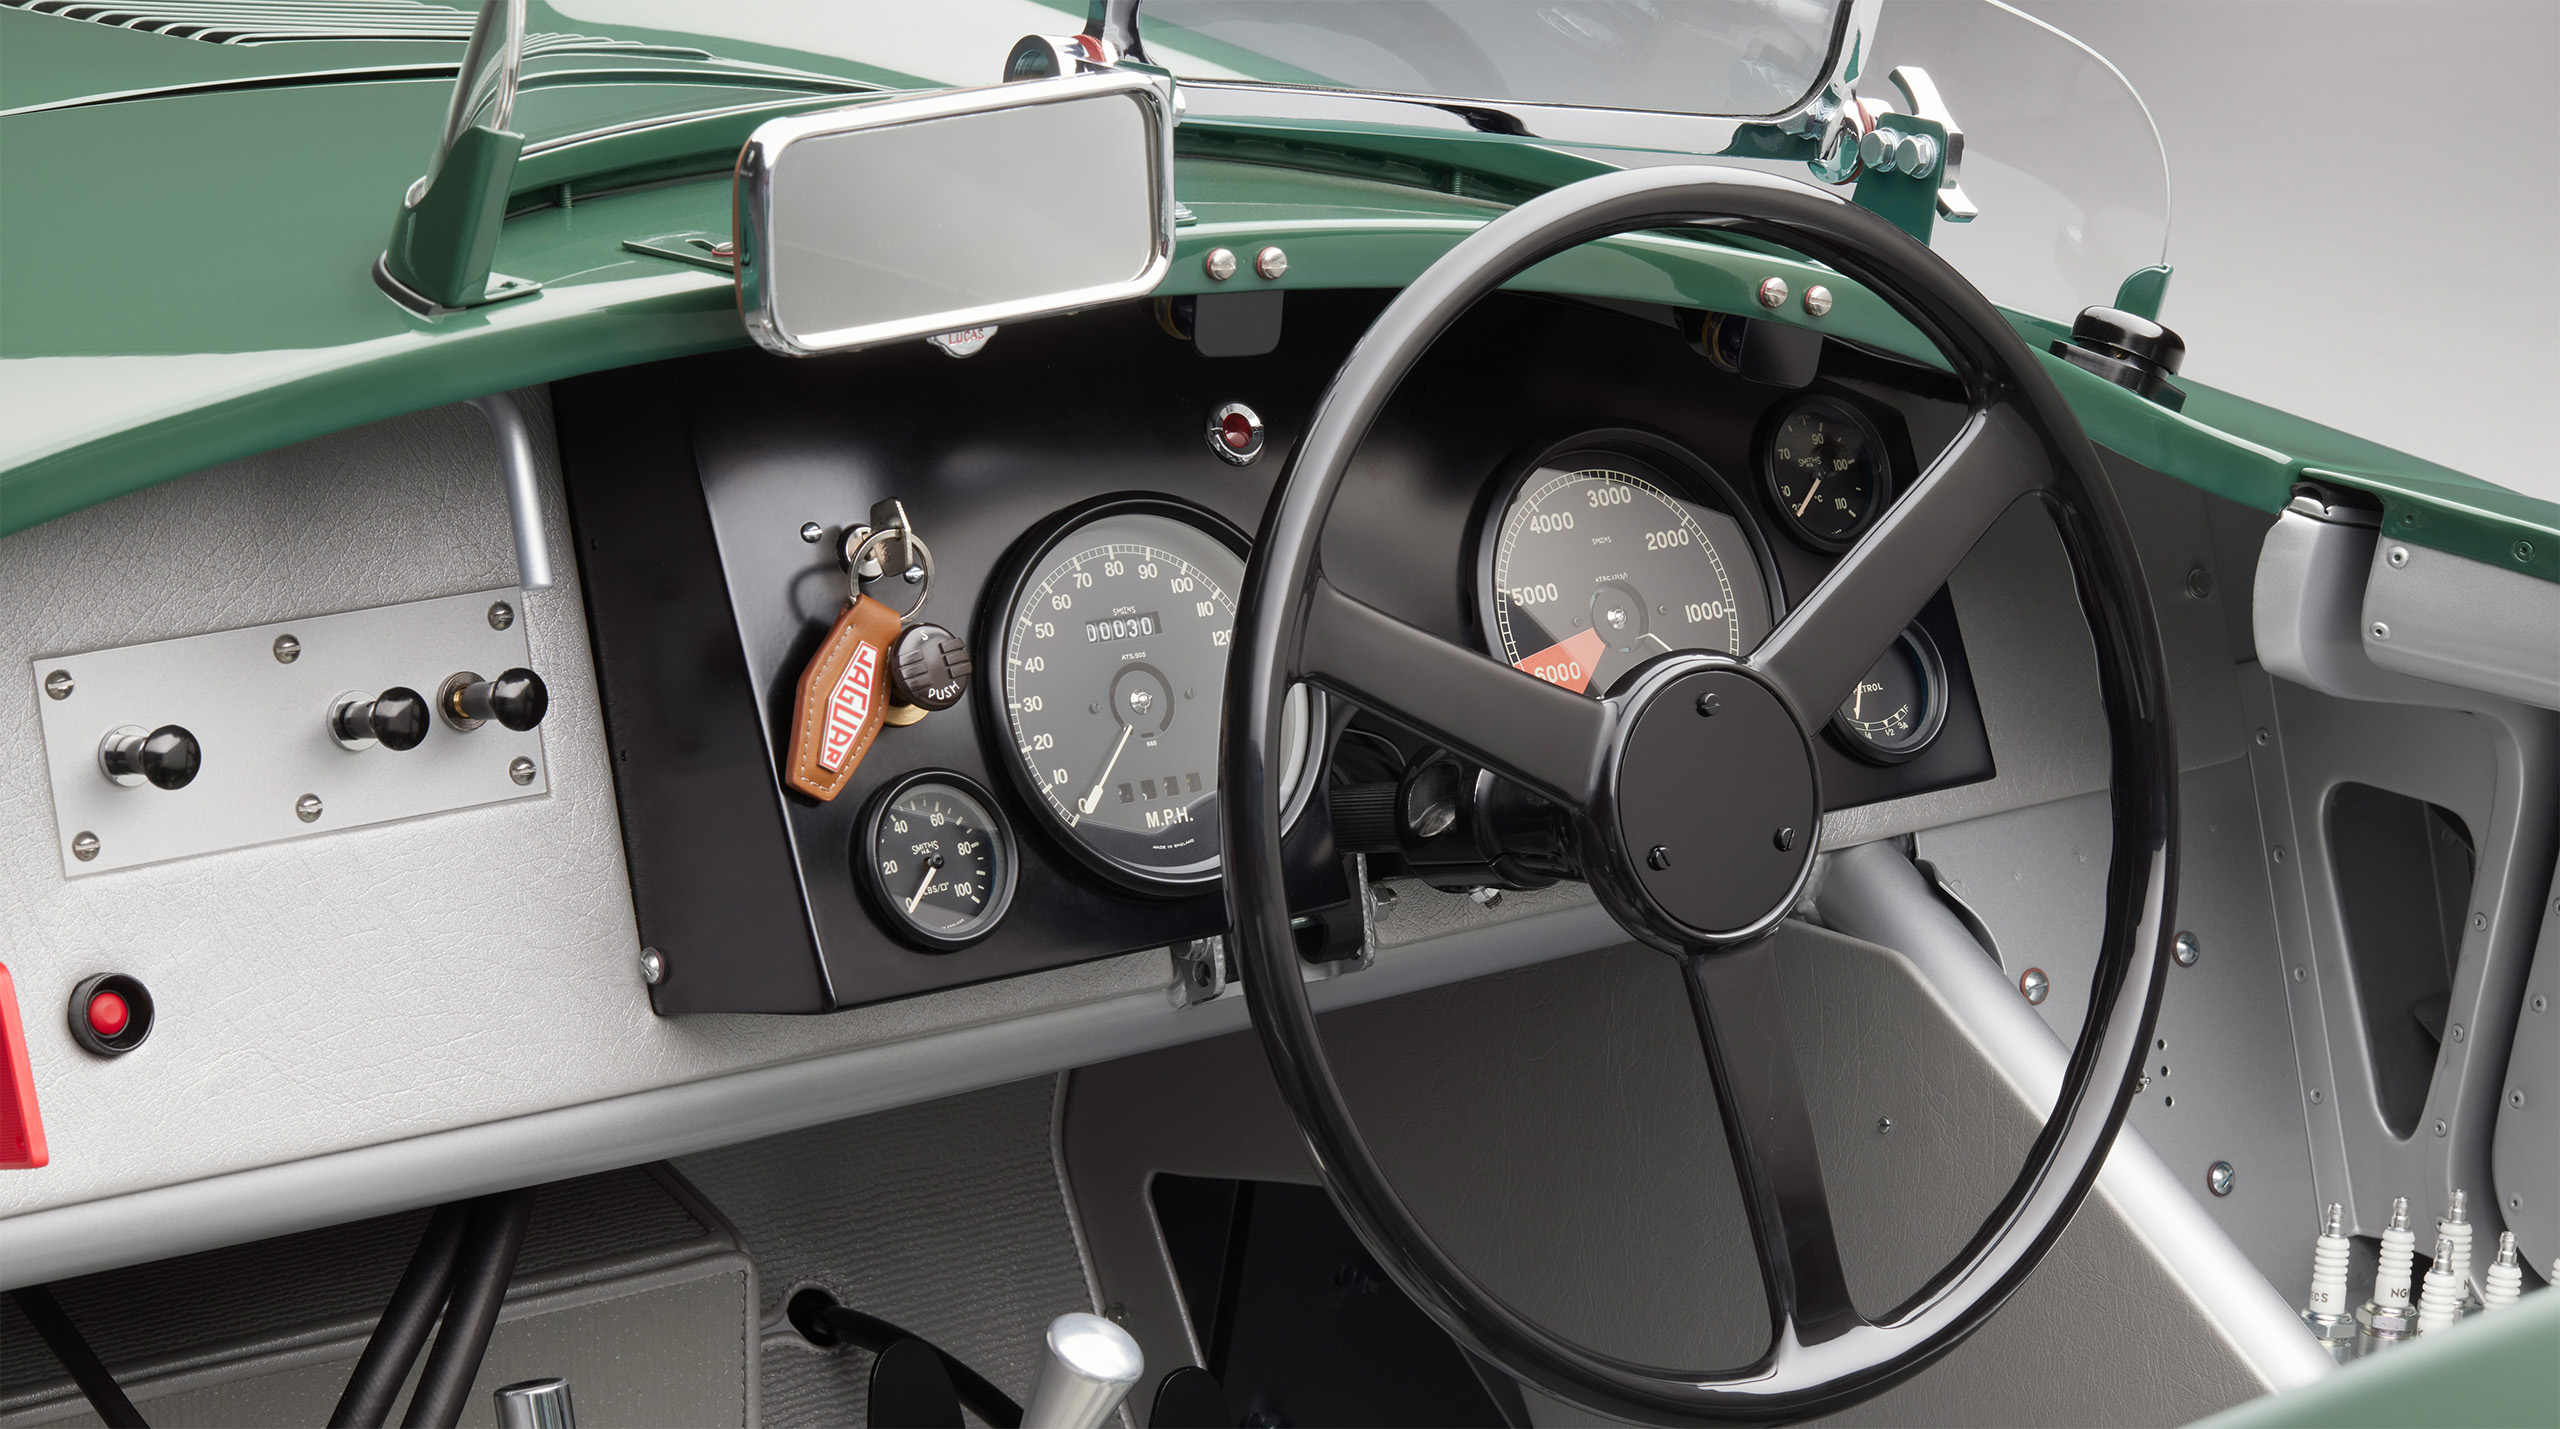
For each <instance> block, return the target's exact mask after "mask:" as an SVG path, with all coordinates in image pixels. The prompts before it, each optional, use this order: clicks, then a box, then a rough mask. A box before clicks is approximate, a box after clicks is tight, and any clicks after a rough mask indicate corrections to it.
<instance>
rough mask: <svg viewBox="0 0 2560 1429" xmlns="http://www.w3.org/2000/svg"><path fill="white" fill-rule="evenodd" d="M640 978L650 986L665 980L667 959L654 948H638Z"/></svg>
mask: <svg viewBox="0 0 2560 1429" xmlns="http://www.w3.org/2000/svg"><path fill="white" fill-rule="evenodd" d="M640 980H641V981H642V982H645V983H647V984H648V985H649V986H651V987H656V986H657V985H658V984H660V983H662V982H665V981H666V980H667V960H666V957H665V955H664V954H662V953H660V952H659V951H658V950H657V949H655V948H642V949H641V950H640Z"/></svg>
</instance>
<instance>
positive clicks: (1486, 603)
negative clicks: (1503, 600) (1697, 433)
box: [1467, 427, 1787, 698]
mask: <svg viewBox="0 0 2560 1429" xmlns="http://www.w3.org/2000/svg"><path fill="white" fill-rule="evenodd" d="M1583 458H1593V459H1594V460H1590V461H1585V460H1582V459H1583ZM1609 462H1618V463H1624V464H1627V465H1628V466H1630V467H1632V468H1633V469H1632V470H1631V471H1630V472H1629V473H1628V474H1629V475H1632V476H1637V477H1641V478H1643V479H1644V480H1646V481H1648V482H1650V483H1652V484H1653V485H1655V486H1657V487H1660V488H1661V489H1662V490H1663V491H1665V492H1667V493H1669V494H1670V495H1672V496H1674V497H1676V498H1678V499H1680V500H1683V501H1690V502H1694V503H1696V504H1698V505H1700V506H1704V507H1706V508H1708V509H1709V510H1711V511H1715V512H1717V513H1719V514H1721V515H1723V516H1726V517H1728V518H1730V519H1731V520H1732V522H1733V524H1734V525H1735V526H1737V527H1739V528H1741V531H1742V541H1743V545H1744V546H1745V547H1746V548H1747V550H1748V552H1749V555H1750V561H1751V565H1750V569H1751V571H1752V573H1753V574H1755V575H1756V576H1758V578H1759V581H1760V594H1761V599H1762V600H1763V601H1765V602H1766V603H1767V606H1768V615H1767V621H1766V625H1765V628H1764V629H1763V630H1762V632H1761V638H1762V639H1764V640H1765V639H1767V638H1768V632H1769V631H1771V630H1775V629H1777V628H1778V625H1779V624H1780V623H1781V622H1782V621H1784V620H1785V619H1786V618H1787V592H1786V586H1785V584H1784V583H1783V582H1782V581H1781V580H1780V579H1779V576H1778V565H1777V560H1776V558H1775V557H1774V556H1773V555H1772V553H1771V552H1770V550H1769V542H1768V538H1767V536H1765V535H1764V534H1763V533H1762V531H1761V529H1760V524H1759V522H1758V521H1757V520H1755V519H1754V517H1753V515H1752V511H1751V508H1750V506H1749V505H1748V504H1746V503H1745V502H1744V501H1743V500H1742V494H1741V493H1740V492H1739V491H1737V490H1736V489H1735V488H1734V486H1733V484H1732V483H1731V482H1729V481H1727V480H1725V478H1724V474H1723V473H1722V472H1719V471H1717V470H1716V469H1715V468H1714V467H1713V466H1711V465H1709V464H1708V463H1707V461H1706V460H1705V459H1704V458H1702V457H1700V456H1698V455H1697V454H1696V453H1695V452H1692V451H1690V450H1689V449H1688V448H1686V447H1684V446H1682V445H1680V444H1679V443H1678V442H1675V441H1672V440H1671V439H1670V438H1668V437H1664V436H1660V435H1657V434H1655V433H1653V432H1648V431H1645V430H1642V429H1641V428H1634V427H1600V428H1595V429H1592V430H1589V431H1582V432H1577V433H1574V434H1573V435H1571V436H1569V437H1566V438H1565V439H1563V440H1562V441H1557V442H1551V443H1549V444H1547V445H1546V446H1544V447H1541V448H1537V449H1535V450H1534V451H1532V453H1531V454H1530V455H1528V456H1527V457H1525V458H1521V459H1517V460H1514V461H1512V462H1510V463H1507V464H1505V465H1504V466H1503V467H1501V468H1499V470H1500V471H1502V472H1503V473H1504V475H1503V479H1502V480H1500V481H1495V482H1490V483H1488V484H1487V486H1486V489H1485V495H1484V497H1483V499H1482V500H1480V501H1479V502H1478V504H1477V508H1476V512H1475V516H1474V525H1475V582H1474V588H1473V591H1472V597H1473V598H1472V599H1471V600H1469V601H1468V602H1467V613H1468V617H1469V618H1470V619H1471V620H1473V621H1474V623H1475V627H1476V630H1475V635H1476V644H1477V646H1478V648H1480V649H1482V650H1483V651H1484V652H1485V653H1486V654H1488V655H1490V656H1492V657H1493V658H1494V659H1496V660H1500V661H1502V662H1503V663H1505V664H1509V663H1510V659H1511V657H1510V656H1509V655H1508V654H1506V653H1504V651H1503V648H1502V631H1501V628H1500V626H1499V624H1498V623H1497V622H1496V621H1495V619H1494V580H1493V572H1494V565H1495V563H1496V562H1497V561H1498V560H1499V559H1500V557H1501V554H1502V550H1501V548H1502V528H1503V526H1504V524H1505V518H1506V517H1508V516H1509V515H1510V514H1511V509H1512V508H1513V507H1514V506H1517V505H1518V504H1519V502H1520V497H1521V494H1522V493H1523V492H1525V491H1527V490H1528V489H1529V483H1530V482H1532V481H1534V480H1536V479H1537V477H1538V475H1539V473H1541V472H1544V471H1551V470H1571V471H1580V470H1586V469H1589V468H1592V467H1595V466H1599V465H1603V464H1605V463H1609ZM1736 653H1737V654H1748V653H1750V652H1749V651H1740V652H1736ZM1656 658H1659V657H1656ZM1621 678H1623V676H1622V677H1621ZM1590 693H1591V694H1592V696H1593V697H1595V698H1597V697H1599V696H1601V695H1603V694H1606V693H1607V692H1606V691H1604V690H1598V689H1594V690H1592V691H1590Z"/></svg>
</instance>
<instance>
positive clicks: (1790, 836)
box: [1769, 828, 1796, 853]
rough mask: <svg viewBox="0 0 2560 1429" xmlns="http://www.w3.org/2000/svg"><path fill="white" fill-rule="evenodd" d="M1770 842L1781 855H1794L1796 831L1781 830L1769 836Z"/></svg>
mask: <svg viewBox="0 0 2560 1429" xmlns="http://www.w3.org/2000/svg"><path fill="white" fill-rule="evenodd" d="M1769 842H1770V844H1771V845H1772V846H1774V847H1775V848H1776V849H1777V850H1778V852H1780V853H1793V852H1795V847H1796V831H1795V830H1794V829H1791V828H1788V829H1780V830H1778V831H1777V832H1776V833H1774V834H1771V835H1769Z"/></svg>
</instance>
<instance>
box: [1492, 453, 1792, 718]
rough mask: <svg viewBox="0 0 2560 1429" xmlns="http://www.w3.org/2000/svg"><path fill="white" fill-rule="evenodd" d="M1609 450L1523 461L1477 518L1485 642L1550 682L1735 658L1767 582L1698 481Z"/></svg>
mask: <svg viewBox="0 0 2560 1429" xmlns="http://www.w3.org/2000/svg"><path fill="white" fill-rule="evenodd" d="M1676 470H1677V468H1667V467H1666V465H1665V464H1661V463H1657V462H1654V461H1652V460H1648V459H1646V458H1644V457H1642V456H1639V455H1637V454H1636V453H1634V452H1631V451H1626V450H1620V449H1616V448H1598V447H1591V448H1576V449H1569V450H1565V451H1561V452H1558V453H1555V454H1553V455H1551V456H1550V457H1548V458H1547V459H1545V460H1542V461H1539V462H1537V463H1535V464H1534V465H1533V466H1532V467H1531V469H1530V470H1529V472H1528V473H1527V474H1526V475H1525V476H1523V477H1521V478H1520V480H1519V481H1518V482H1517V483H1516V484H1515V485H1514V486H1513V488H1512V490H1511V492H1510V495H1509V497H1508V499H1507V500H1505V502H1504V503H1503V505H1502V508H1501V511H1500V512H1499V514H1498V516H1497V517H1496V518H1495V519H1494V520H1493V521H1491V522H1489V523H1488V524H1487V526H1486V541H1485V549H1484V553H1483V557H1482V559H1481V562H1480V564H1481V566H1482V586H1481V589H1480V591H1479V599H1480V600H1481V602H1482V605H1481V609H1482V610H1483V612H1484V625H1485V634H1486V640H1487V644H1488V645H1490V646H1491V647H1492V650H1493V653H1494V654H1496V655H1498V656H1499V657H1501V658H1502V659H1503V660H1505V661H1507V662H1509V663H1511V664H1513V665H1515V666H1518V667H1519V668H1520V669H1523V670H1526V671H1528V672H1529V673H1530V674H1532V675H1535V676H1537V677H1538V678H1539V679H1542V680H1545V681H1547V682H1549V683H1550V684H1557V685H1562V686H1564V687H1565V688H1566V689H1569V690H1578V691H1581V692H1583V693H1586V694H1595V695H1596V694H1602V693H1605V692H1606V691H1607V690H1608V688H1609V686H1610V685H1611V683H1613V682H1614V681H1615V680H1616V679H1617V678H1618V677H1619V676H1620V675H1622V674H1624V673H1626V672H1627V671H1628V670H1631V669H1633V668H1635V667H1636V666H1637V665H1639V664H1641V663H1643V662H1644V661H1646V660H1648V659H1650V658H1652V657H1653V656H1656V655H1661V654H1665V653H1668V652H1670V651H1674V650H1714V651H1721V652H1724V653H1726V654H1737V655H1738V654H1745V653H1748V652H1749V651H1750V650H1751V649H1752V647H1754V646H1756V645H1758V644H1759V643H1760V639H1761V637H1763V636H1765V635H1767V634H1768V633H1769V622H1770V609H1769V597H1768V588H1767V585H1766V584H1765V583H1764V582H1763V581H1762V579H1761V576H1760V570H1759V566H1758V564H1757V560H1756V557H1755V553H1754V552H1753V550H1752V547H1751V543H1750V541H1749V540H1748V539H1747V538H1746V537H1745V536H1744V534H1743V530H1742V526H1741V524H1740V523H1739V522H1737V521H1735V520H1734V519H1733V517H1731V516H1729V515H1727V514H1725V513H1724V512H1722V511H1719V510H1717V509H1715V508H1714V507H1712V506H1709V505H1706V504H1705V503H1703V502H1701V501H1699V500H1695V499H1693V497H1692V494H1691V493H1692V492H1693V491H1695V490H1696V489H1697V488H1699V487H1701V486H1704V485H1706V480H1705V478H1704V477H1703V475H1699V476H1693V477H1690V478H1689V479H1686V480H1683V479H1680V478H1679V477H1678V476H1675V474H1674V472H1675V471H1676Z"/></svg>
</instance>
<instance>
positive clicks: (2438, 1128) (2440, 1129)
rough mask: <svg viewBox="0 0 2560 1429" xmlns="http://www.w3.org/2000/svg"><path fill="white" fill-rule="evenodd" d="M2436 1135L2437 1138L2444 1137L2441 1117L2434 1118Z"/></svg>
mask: <svg viewBox="0 0 2560 1429" xmlns="http://www.w3.org/2000/svg"><path fill="white" fill-rule="evenodd" d="M2436 1135H2438V1136H2442V1135H2444V1118H2443V1117H2437V1118H2436Z"/></svg>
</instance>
